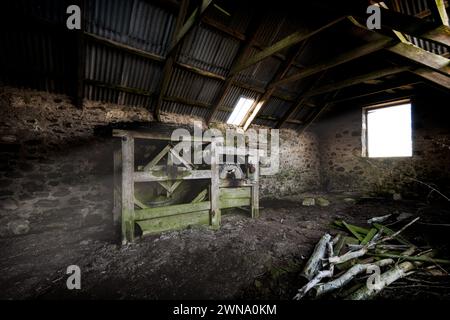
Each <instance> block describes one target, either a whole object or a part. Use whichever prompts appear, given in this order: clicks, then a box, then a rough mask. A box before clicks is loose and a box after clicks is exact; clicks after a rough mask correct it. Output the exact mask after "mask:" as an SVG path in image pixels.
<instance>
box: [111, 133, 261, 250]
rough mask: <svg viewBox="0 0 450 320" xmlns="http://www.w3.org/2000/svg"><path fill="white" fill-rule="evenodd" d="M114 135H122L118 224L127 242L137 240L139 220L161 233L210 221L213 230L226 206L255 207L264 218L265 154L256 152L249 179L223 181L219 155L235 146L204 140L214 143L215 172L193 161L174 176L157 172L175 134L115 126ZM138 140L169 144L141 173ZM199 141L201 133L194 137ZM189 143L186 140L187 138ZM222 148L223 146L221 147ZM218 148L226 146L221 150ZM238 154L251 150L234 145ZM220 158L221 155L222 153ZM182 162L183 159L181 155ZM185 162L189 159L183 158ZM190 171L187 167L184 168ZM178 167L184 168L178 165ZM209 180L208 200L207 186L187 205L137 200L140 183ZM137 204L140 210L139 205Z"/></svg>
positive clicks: (117, 159)
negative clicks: (261, 169)
mask: <svg viewBox="0 0 450 320" xmlns="http://www.w3.org/2000/svg"><path fill="white" fill-rule="evenodd" d="M113 136H114V137H119V138H121V141H122V143H121V149H119V150H115V152H114V214H113V217H114V222H115V223H117V224H121V233H122V243H123V244H126V243H129V242H134V240H135V227H136V224H137V225H139V227H140V228H141V229H142V231H143V234H144V235H145V234H152V233H159V232H162V231H166V230H174V229H181V228H184V227H187V226H189V225H209V226H211V227H213V228H219V227H220V221H221V209H226V208H233V207H240V208H242V207H247V206H248V207H250V212H251V217H252V218H256V217H258V216H259V156H258V152H254V154H253V157H254V159H255V161H254V162H255V163H254V164H253V172H252V173H251V174H249V175H248V177H249V178H247V179H242V180H233V181H230V180H227V179H220V176H219V161H218V160H219V159H218V155H219V154H222V155H223V154H226V153H227V152H230V147H227V148H217V141H215V140H214V139H212V140H209V141H205V140H204V139H202V141H201V142H202V143H210V145H211V165H210V169H209V170H194V167H193V166H192V165H191V164H190V163H186V162H182V163H183V165H184V166H185V168H186V169H185V170H184V172H182V173H180V172H177V174H176V177H174V176H173V175H171V176H170V177H169V175H168V174H161V172H159V173H158V174H155V170H157V167H158V166H157V163H158V162H159V161H160V160H161V159H162V158H163V157H164V155H165V154H169V156H168V159H169V158H170V157H171V156H176V155H175V154H174V153H171V151H172V150H171V148H170V144H169V142H170V141H171V139H170V137H168V136H166V135H163V134H158V133H150V132H142V131H130V130H114V131H113ZM135 139H147V140H163V141H167V143H168V145H167V146H166V147H165V148H163V150H162V151H161V152H160V153H159V154H158V155H157V156H156V157H155V158H154V159H152V160H151V161H150V162H149V163H148V164H147V165H146V166H144V167H142V168H138V170H137V171H135V159H134V157H135V150H134V148H135ZM190 139H191V140H190V141H191V142H194V141H196V140H195V139H196V138H195V137H191V138H190ZM183 141H186V139H184V140H183ZM216 148H217V149H216ZM216 150H217V151H219V150H222V151H220V152H217V153H216ZM231 150H232V151H233V152H234V154H237V155H240V156H249V155H250V154H249V152H248V151H243V150H242V149H237V148H234V149H233V148H231ZM219 156H220V155H219ZM181 160H182V159H181ZM183 161H184V160H183ZM183 169H184V168H183ZM177 170H178V169H177ZM196 179H207V180H210V184H209V193H208V194H209V199H208V200H204V199H205V198H206V192H207V190H204V191H202V192H201V193H200V194H199V195H198V196H197V197H195V199H193V200H192V201H191V202H190V203H186V204H175V205H169V206H158V207H147V206H146V205H144V204H142V203H140V201H139V200H137V199H136V198H135V191H134V187H135V185H134V184H135V183H136V182H158V183H160V184H165V185H166V186H168V189H167V190H169V191H170V188H174V187H175V188H176V186H177V185H179V184H180V183H181V182H182V181H183V180H196ZM135 207H137V208H138V209H136V208H135Z"/></svg>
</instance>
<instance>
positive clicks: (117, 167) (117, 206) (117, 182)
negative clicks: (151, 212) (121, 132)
mask: <svg viewBox="0 0 450 320" xmlns="http://www.w3.org/2000/svg"><path fill="white" fill-rule="evenodd" d="M113 184H114V209H113V224H114V227H116V226H117V225H119V221H120V212H121V211H122V196H121V193H122V153H121V150H114V183H113Z"/></svg>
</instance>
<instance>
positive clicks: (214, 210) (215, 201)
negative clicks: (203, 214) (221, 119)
mask: <svg viewBox="0 0 450 320" xmlns="http://www.w3.org/2000/svg"><path fill="white" fill-rule="evenodd" d="M219 191H220V190H219V159H218V152H217V142H216V141H214V140H213V141H212V142H211V187H210V192H209V197H210V202H211V211H210V214H211V226H212V227H213V228H219V227H220V218H221V214H220V208H219Z"/></svg>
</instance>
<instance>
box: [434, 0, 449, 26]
mask: <svg viewBox="0 0 450 320" xmlns="http://www.w3.org/2000/svg"><path fill="white" fill-rule="evenodd" d="M444 2H445V1H444V0H435V4H436V9H437V11H438V14H439V18H440V19H441V22H442V24H443V25H444V26H447V27H448V26H449V19H448V14H447V10H446V9H445V3H444Z"/></svg>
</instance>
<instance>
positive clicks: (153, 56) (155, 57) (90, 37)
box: [84, 32, 165, 62]
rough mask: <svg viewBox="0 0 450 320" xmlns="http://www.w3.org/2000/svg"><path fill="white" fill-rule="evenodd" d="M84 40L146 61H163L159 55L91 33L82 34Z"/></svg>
mask: <svg viewBox="0 0 450 320" xmlns="http://www.w3.org/2000/svg"><path fill="white" fill-rule="evenodd" d="M84 38H85V39H86V40H89V41H93V42H97V43H101V44H103V45H106V46H109V47H112V48H115V49H119V50H122V51H126V52H128V53H131V54H134V55H137V56H140V57H143V58H146V59H150V60H153V61H155V62H163V61H164V60H165V59H164V57H162V56H160V55H157V54H154V53H151V52H148V51H144V50H141V49H137V48H134V47H131V46H129V45H126V44H123V43H120V42H117V41H114V40H110V39H107V38H104V37H101V36H99V35H96V34H93V33H89V32H84Z"/></svg>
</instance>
